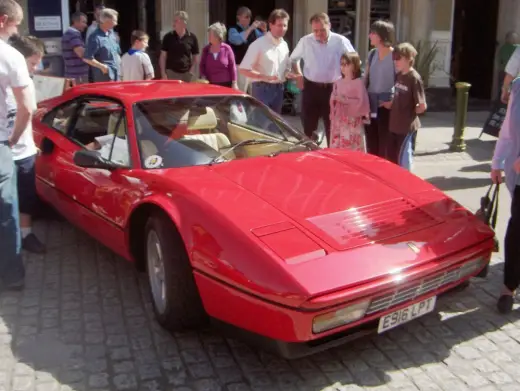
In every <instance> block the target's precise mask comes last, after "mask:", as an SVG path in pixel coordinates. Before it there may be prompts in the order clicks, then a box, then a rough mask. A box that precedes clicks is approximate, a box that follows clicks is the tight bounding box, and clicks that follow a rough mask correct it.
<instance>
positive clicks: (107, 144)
mask: <svg viewBox="0 0 520 391" xmlns="http://www.w3.org/2000/svg"><path fill="white" fill-rule="evenodd" d="M114 137H115V135H114V134H107V135H105V136H99V137H96V141H97V142H98V143H99V145H101V148H100V149H99V150H98V152H99V154H100V155H101V157H102V158H103V159H106V160H109V159H110V161H111V162H114V163H119V164H122V165H123V166H128V165H130V157H129V152H128V143H127V142H126V140H125V139H123V138H120V137H115V141H114ZM112 141H114V148H113V149H112ZM111 149H112V156H110V152H111V151H110V150H111Z"/></svg>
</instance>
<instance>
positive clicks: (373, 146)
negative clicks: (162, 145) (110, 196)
mask: <svg viewBox="0 0 520 391" xmlns="http://www.w3.org/2000/svg"><path fill="white" fill-rule="evenodd" d="M95 16H96V17H95V20H94V22H93V23H92V24H91V25H90V26H89V27H88V28H87V24H88V23H87V17H86V15H85V14H83V13H81V12H77V13H74V14H73V15H72V17H71V26H70V27H69V28H68V29H67V30H66V31H65V32H64V34H63V37H62V51H63V58H64V64H65V77H66V78H69V79H73V80H74V82H75V84H83V83H91V82H106V81H120V80H122V81H129V80H152V79H156V78H161V79H176V80H182V81H184V82H192V81H194V80H195V79H196V75H195V74H196V69H197V68H198V69H199V78H203V79H206V80H207V82H208V83H212V84H216V85H221V86H226V87H230V88H235V89H240V90H242V91H243V92H249V93H250V94H251V95H253V96H254V97H255V98H256V99H258V100H259V101H261V102H263V103H264V104H265V105H267V106H268V107H270V108H271V109H272V110H273V111H275V112H277V113H279V114H281V111H282V103H283V96H284V89H285V88H286V83H287V81H289V80H291V81H293V82H294V83H296V85H297V86H298V88H300V89H301V90H302V93H303V97H302V124H303V131H304V133H305V134H306V135H307V136H309V137H313V138H315V139H316V141H319V142H321V140H320V134H319V133H317V129H318V123H319V121H320V119H321V120H322V121H323V123H324V128H325V136H326V138H327V142H328V145H329V146H330V147H333V148H343V149H349V150H355V151H361V152H368V153H372V154H375V155H378V156H380V157H382V158H385V159H388V160H390V161H392V162H394V163H396V164H399V165H401V166H403V167H405V168H408V169H411V163H412V148H411V145H412V140H413V138H414V135H415V134H416V132H417V130H418V128H419V126H420V123H419V118H418V116H419V114H421V113H423V112H424V111H425V110H426V102H425V95H424V89H423V84H422V81H421V78H420V76H419V74H418V73H417V72H416V71H415V70H414V69H413V63H414V58H415V56H416V55H417V52H416V50H415V49H414V47H413V46H412V45H411V44H409V43H402V44H399V45H397V46H396V47H394V46H393V45H394V26H393V24H392V23H391V22H388V21H377V22H375V23H374V24H373V25H372V27H371V30H370V41H371V44H372V46H373V47H374V49H373V50H372V51H370V54H369V56H368V59H367V63H366V66H365V69H364V72H363V70H362V61H361V58H360V56H359V54H358V53H357V52H356V51H355V49H354V47H353V46H352V44H351V42H350V41H349V40H348V39H347V38H346V37H344V36H342V35H340V34H336V33H334V32H332V31H331V29H330V27H331V24H330V19H329V17H328V15H327V14H326V13H318V14H315V15H313V16H312V17H311V18H310V21H309V22H310V25H311V29H312V32H311V33H310V34H308V35H306V36H304V37H302V38H301V39H300V40H299V42H298V43H297V45H296V46H295V48H294V50H293V51H292V53H291V51H290V50H289V46H288V44H287V42H286V41H285V39H284V36H285V34H286V33H287V30H288V26H289V23H290V17H289V14H288V13H287V12H286V11H285V10H283V9H275V10H274V11H272V12H271V14H270V15H269V17H268V19H267V20H266V21H263V20H261V18H256V19H255V20H254V21H253V22H252V20H253V18H252V16H253V15H252V13H251V10H249V9H248V8H246V7H240V8H239V9H238V11H237V24H236V25H234V26H231V27H230V28H229V31H228V30H227V28H226V26H225V25H224V24H222V23H214V24H212V25H211V26H209V27H208V38H209V39H208V40H209V42H208V44H207V45H205V46H204V47H203V48H202V50H200V49H199V42H198V39H197V37H196V36H195V34H194V33H193V32H191V31H189V30H188V28H187V26H188V21H189V19H188V14H187V13H186V12H185V11H178V12H176V13H175V14H174V17H173V20H174V21H173V30H172V31H171V32H169V33H167V34H166V35H165V36H164V38H163V39H162V45H161V51H160V55H159V58H158V60H159V61H158V63H159V65H158V68H159V69H158V75H157V76H156V72H155V71H154V67H153V66H152V61H151V59H150V57H149V55H148V54H147V53H146V49H147V47H148V41H149V37H148V36H147V34H146V33H144V32H142V31H139V30H136V31H133V32H132V36H131V45H132V46H131V48H130V50H128V52H127V53H125V54H124V55H122V53H121V49H120V44H119V36H118V35H117V34H116V33H115V31H114V28H115V26H116V25H117V23H118V13H117V11H115V10H113V9H109V8H104V7H102V6H100V7H97V8H96V10H95ZM22 19H23V11H22V8H21V7H20V5H19V4H18V3H17V2H16V1H15V0H0V38H1V39H0V52H1V55H0V237H1V238H2V240H1V241H0V254H2V257H1V258H0V280H1V282H2V283H3V285H4V287H7V288H8V289H19V288H21V287H23V284H24V267H23V263H22V260H21V248H24V249H25V250H27V251H31V252H35V253H43V252H45V251H46V249H45V246H44V244H43V243H42V242H41V241H40V240H39V239H38V238H37V237H36V236H35V235H34V233H33V232H32V229H31V225H32V222H31V215H32V212H33V209H34V205H35V200H36V199H37V196H36V188H35V161H36V156H37V148H36V146H35V143H34V140H33V137H32V129H31V117H32V116H33V115H38V113H37V109H36V96H35V91H34V85H33V82H32V75H33V74H34V73H35V72H36V70H37V69H38V67H39V65H40V63H41V60H42V56H43V54H44V45H43V43H42V42H41V41H40V40H38V39H37V38H35V37H31V36H25V37H23V36H18V35H17V26H18V25H19V24H20V22H21V21H22ZM85 30H87V31H86V36H85V39H84V38H83V35H84V33H85ZM302 61H303V66H301V62H302Z"/></svg>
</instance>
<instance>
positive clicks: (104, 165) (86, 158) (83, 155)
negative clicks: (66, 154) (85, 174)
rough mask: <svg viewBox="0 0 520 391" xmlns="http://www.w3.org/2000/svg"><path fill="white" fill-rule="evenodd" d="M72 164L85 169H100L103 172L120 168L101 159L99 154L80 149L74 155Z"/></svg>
mask: <svg viewBox="0 0 520 391" xmlns="http://www.w3.org/2000/svg"><path fill="white" fill-rule="evenodd" d="M74 164H75V165H76V166H79V167H85V168H100V169H104V170H115V169H117V168H119V167H120V166H119V165H118V164H116V163H113V162H111V161H109V160H106V159H105V158H103V157H101V155H100V154H99V152H96V151H90V150H88V149H82V150H81V151H77V152H75V153H74Z"/></svg>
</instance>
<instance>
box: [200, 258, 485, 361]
mask: <svg viewBox="0 0 520 391" xmlns="http://www.w3.org/2000/svg"><path fill="white" fill-rule="evenodd" d="M480 255H481V256H484V257H485V262H484V263H483V264H482V267H480V268H478V269H476V270H474V271H473V272H472V273H471V274H468V275H465V276H464V277H461V278H457V277H456V276H457V274H456V273H455V270H457V269H459V270H460V269H463V268H464V265H466V264H467V263H469V262H471V260H474V259H475V258H474V257H472V258H470V259H466V260H465V261H462V262H460V263H458V264H456V265H451V266H450V267H448V268H445V269H435V272H433V273H431V272H430V273H429V274H426V275H422V276H421V277H420V278H414V279H412V280H410V281H409V282H407V283H406V284H402V285H399V286H397V287H394V288H393V291H394V292H396V293H398V294H397V295H394V297H401V298H403V297H405V296H403V293H406V294H407V295H408V294H409V292H414V294H413V295H411V296H406V297H405V298H404V299H402V300H398V301H394V302H385V303H386V305H385V306H384V307H380V308H379V309H378V310H372V311H371V312H369V313H368V312H367V314H366V315H365V316H364V317H363V318H361V319H360V320H358V321H356V322H352V323H350V324H347V325H344V326H340V327H336V328H334V329H332V330H328V331H325V332H322V333H319V334H314V333H313V332H312V328H313V320H314V318H315V317H316V316H318V315H322V314H326V313H328V312H330V311H333V310H334V309H337V308H341V307H342V306H345V305H346V304H347V302H345V303H344V304H343V305H342V306H341V305H340V306H336V307H333V308H331V307H326V306H324V308H322V309H316V310H315V309H313V310H310V309H302V308H290V307H284V306H282V305H280V304H278V303H274V302H270V301H266V300H265V299H263V298H261V297H257V296H252V295H250V294H248V293H245V292H243V291H240V290H237V289H236V288H235V287H232V286H230V285H226V284H223V283H221V282H220V281H218V280H215V279H213V278H211V277H209V276H207V275H205V274H201V273H199V272H197V271H195V272H194V274H195V279H196V282H197V286H198V288H199V291H200V295H201V297H202V300H203V303H204V307H205V309H206V311H207V312H208V314H209V315H210V316H211V317H212V318H214V319H215V323H216V324H217V325H219V326H221V327H223V328H224V329H228V330H229V329H232V330H233V332H232V335H233V336H234V337H240V338H241V339H245V340H248V341H249V342H252V343H255V342H256V343H255V344H259V345H260V347H262V348H264V349H268V350H272V351H275V352H277V353H278V354H280V355H282V356H283V357H287V358H296V357H302V356H306V355H309V354H313V353H315V352H318V351H321V350H325V349H328V348H330V347H333V346H337V345H341V344H344V343H346V342H349V341H351V340H353V339H356V338H360V337H362V336H365V335H367V334H370V333H373V332H374V331H377V326H378V321H379V318H381V317H382V316H384V315H386V314H388V313H391V312H394V311H396V310H399V309H401V308H405V307H407V306H409V305H411V304H414V303H417V302H419V301H421V300H424V299H425V298H428V297H431V296H435V295H439V294H442V293H444V292H446V291H449V290H451V289H453V288H454V287H456V286H458V285H460V284H461V283H463V282H464V281H467V280H468V279H470V278H471V277H473V276H476V275H478V274H479V273H480V272H481V270H482V269H484V268H485V267H487V265H488V263H489V260H490V255H491V252H490V251H489V252H488V251H485V252H482V253H480ZM441 275H442V276H444V277H443V278H439V277H438V276H441ZM425 281H426V282H430V283H431V281H435V282H436V285H433V286H432V289H429V290H424V288H423V287H424V282H425ZM440 282H442V283H440ZM399 292H400V293H399ZM390 296H392V291H390V290H388V289H387V290H384V291H380V292H379V293H378V294H377V295H373V296H372V297H371V299H372V300H373V301H374V302H375V300H378V298H382V297H390ZM379 300H380V301H379V302H381V299H379ZM370 308H376V307H373V306H371V307H370Z"/></svg>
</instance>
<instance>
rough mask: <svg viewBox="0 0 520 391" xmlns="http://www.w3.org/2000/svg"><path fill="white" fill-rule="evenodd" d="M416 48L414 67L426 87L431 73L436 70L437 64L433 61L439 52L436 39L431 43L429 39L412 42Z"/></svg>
mask: <svg viewBox="0 0 520 391" xmlns="http://www.w3.org/2000/svg"><path fill="white" fill-rule="evenodd" d="M413 46H414V47H415V49H416V50H417V57H416V58H415V64H414V66H413V67H414V68H415V70H416V71H417V72H418V73H419V75H421V78H422V79H423V83H424V87H425V88H427V87H428V84H429V81H430V77H431V75H432V74H433V73H434V72H435V71H436V70H437V68H438V65H437V64H436V63H435V58H436V57H437V54H438V53H439V50H440V48H439V46H438V43H437V41H435V42H433V43H431V42H429V41H418V42H416V43H414V44H413Z"/></svg>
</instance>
